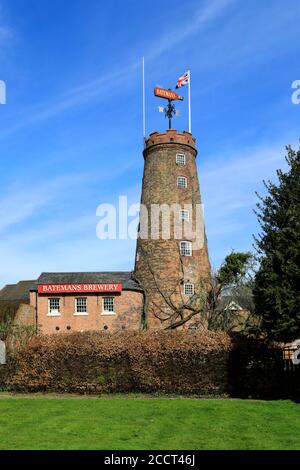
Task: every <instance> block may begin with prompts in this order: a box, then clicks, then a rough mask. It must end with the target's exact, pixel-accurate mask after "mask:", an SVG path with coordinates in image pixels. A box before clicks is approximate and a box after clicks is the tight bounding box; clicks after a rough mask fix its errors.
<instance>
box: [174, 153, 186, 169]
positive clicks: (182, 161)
mask: <svg viewBox="0 0 300 470" xmlns="http://www.w3.org/2000/svg"><path fill="white" fill-rule="evenodd" d="M176 164H177V165H178V166H184V165H185V164H186V158H185V155H184V153H177V155H176Z"/></svg>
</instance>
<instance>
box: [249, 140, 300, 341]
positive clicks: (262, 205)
mask: <svg viewBox="0 0 300 470" xmlns="http://www.w3.org/2000/svg"><path fill="white" fill-rule="evenodd" d="M286 161H287V164H288V170H287V171H286V172H283V171H281V170H278V171H277V176H278V183H277V184H275V183H272V182H270V181H268V182H264V184H265V187H266V189H267V191H268V193H267V195H266V196H265V197H261V196H259V195H258V197H259V199H260V201H259V203H258V204H257V210H256V214H257V217H258V221H259V223H260V226H261V234H260V235H259V237H258V238H255V241H256V248H257V251H258V255H259V258H260V268H259V270H258V272H257V274H256V278H255V288H254V301H255V309H256V313H257V315H258V317H259V318H260V320H261V329H262V331H263V332H265V333H266V334H267V336H268V337H269V338H270V339H276V340H280V341H290V340H294V339H295V338H297V337H299V336H300V150H298V151H297V152H296V151H295V150H293V149H292V148H291V147H290V146H289V147H287V156H286Z"/></svg>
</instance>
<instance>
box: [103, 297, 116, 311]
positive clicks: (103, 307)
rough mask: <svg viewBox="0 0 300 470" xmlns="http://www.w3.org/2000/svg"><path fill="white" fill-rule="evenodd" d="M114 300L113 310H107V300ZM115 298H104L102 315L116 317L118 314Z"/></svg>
mask: <svg viewBox="0 0 300 470" xmlns="http://www.w3.org/2000/svg"><path fill="white" fill-rule="evenodd" d="M108 299H109V300H110V301H111V300H112V302H113V310H105V308H104V306H105V300H108ZM115 307H116V306H115V297H109V296H106V297H102V313H101V314H102V315H115V314H116V312H115Z"/></svg>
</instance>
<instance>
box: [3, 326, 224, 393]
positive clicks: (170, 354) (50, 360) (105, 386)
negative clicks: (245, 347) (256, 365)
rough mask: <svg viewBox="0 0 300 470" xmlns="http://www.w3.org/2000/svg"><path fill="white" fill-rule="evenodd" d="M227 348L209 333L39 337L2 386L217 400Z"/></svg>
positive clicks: (12, 361) (18, 355)
mask: <svg viewBox="0 0 300 470" xmlns="http://www.w3.org/2000/svg"><path fill="white" fill-rule="evenodd" d="M231 349H232V342H231V339H230V337H229V336H228V335H227V334H226V333H223V332H209V331H203V332H183V331H181V332H180V331H174V332H164V331H153V332H121V333H98V332H84V333H71V334H57V335H51V336H42V337H38V338H34V339H32V340H31V341H30V342H29V344H28V345H27V347H26V348H23V349H21V350H19V351H17V352H15V353H14V355H13V356H11V357H10V358H9V361H8V365H7V366H6V368H7V371H6V379H5V386H6V387H7V388H8V389H10V390H15V391H23V392H37V391H56V392H76V393H104V392H152V393H153V392H167V393H191V394H200V395H218V394H223V393H225V392H226V391H227V390H228V380H227V376H228V361H229V355H230V351H231ZM0 380H1V378H0ZM3 385H4V384H3Z"/></svg>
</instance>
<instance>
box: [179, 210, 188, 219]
mask: <svg viewBox="0 0 300 470" xmlns="http://www.w3.org/2000/svg"><path fill="white" fill-rule="evenodd" d="M180 220H185V221H186V222H188V221H189V220H190V211H189V210H187V209H181V210H180Z"/></svg>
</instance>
